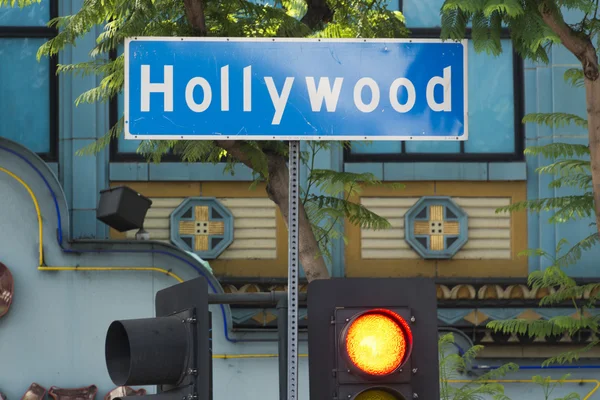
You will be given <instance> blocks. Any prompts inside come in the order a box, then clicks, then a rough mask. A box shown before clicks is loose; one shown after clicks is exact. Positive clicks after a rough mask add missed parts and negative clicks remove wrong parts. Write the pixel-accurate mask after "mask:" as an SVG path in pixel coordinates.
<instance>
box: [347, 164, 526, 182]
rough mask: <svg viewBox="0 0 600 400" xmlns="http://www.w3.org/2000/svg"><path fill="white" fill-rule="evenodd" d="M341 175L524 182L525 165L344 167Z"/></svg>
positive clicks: (387, 179)
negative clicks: (343, 173)
mask: <svg viewBox="0 0 600 400" xmlns="http://www.w3.org/2000/svg"><path fill="white" fill-rule="evenodd" d="M344 171H347V172H355V173H364V172H370V173H372V174H373V175H375V176H376V177H377V178H378V179H381V180H384V181H457V180H464V181H524V180H526V179H527V165H526V163H525V162H524V161H517V162H487V163H485V162H484V163H480V162H462V163H444V162H419V163H344Z"/></svg>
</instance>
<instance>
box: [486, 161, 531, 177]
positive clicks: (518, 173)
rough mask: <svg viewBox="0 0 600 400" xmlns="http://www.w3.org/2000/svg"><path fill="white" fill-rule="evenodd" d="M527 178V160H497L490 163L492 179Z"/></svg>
mask: <svg viewBox="0 0 600 400" xmlns="http://www.w3.org/2000/svg"><path fill="white" fill-rule="evenodd" d="M526 179H527V165H526V163H525V162H497V163H489V164H488V180H490V181H524V180H526Z"/></svg>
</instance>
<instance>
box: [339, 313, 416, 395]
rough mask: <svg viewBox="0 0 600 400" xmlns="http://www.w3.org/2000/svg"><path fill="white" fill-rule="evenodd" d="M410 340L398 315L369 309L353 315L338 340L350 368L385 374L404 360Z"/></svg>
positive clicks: (392, 370)
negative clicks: (340, 338)
mask: <svg viewBox="0 0 600 400" xmlns="http://www.w3.org/2000/svg"><path fill="white" fill-rule="evenodd" d="M412 342H413V340H412V333H411V330H410V327H409V326H408V323H407V322H406V321H405V320H404V319H403V318H402V317H401V316H400V315H398V314H396V313H395V312H393V311H391V310H387V309H372V310H368V311H366V312H362V313H360V314H357V315H355V316H354V317H353V318H352V319H351V320H350V321H349V322H348V324H347V325H346V327H345V329H344V330H343V331H342V342H341V343H342V346H343V347H344V349H343V350H344V353H345V355H346V358H347V360H348V362H349V363H350V365H351V367H353V369H354V370H358V371H357V372H360V373H363V374H367V375H371V376H386V375H389V374H392V373H394V372H396V371H397V370H398V369H399V368H400V367H401V366H402V365H403V364H404V363H405V362H406V360H407V358H408V357H409V356H410V352H411V350H412ZM368 398H369V397H365V398H364V399H365V400H366V399H368ZM373 399H378V398H377V397H373ZM382 399H385V398H382Z"/></svg>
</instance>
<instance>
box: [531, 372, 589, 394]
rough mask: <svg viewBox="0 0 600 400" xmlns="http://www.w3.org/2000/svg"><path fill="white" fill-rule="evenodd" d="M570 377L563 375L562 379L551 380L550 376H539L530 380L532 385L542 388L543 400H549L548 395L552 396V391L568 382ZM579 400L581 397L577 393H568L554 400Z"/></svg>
mask: <svg viewBox="0 0 600 400" xmlns="http://www.w3.org/2000/svg"><path fill="white" fill-rule="evenodd" d="M569 377H570V374H566V375H563V376H562V377H560V379H556V380H555V379H552V377H550V376H545V377H544V376H541V375H536V376H534V377H533V378H532V380H533V383H535V384H536V385H538V386H540V387H541V388H542V391H543V393H544V400H550V395H552V392H554V390H555V389H556V388H557V387H559V386H562V385H563V383H564V382H565V381H566V380H568V379H569ZM579 399H581V397H580V396H579V394H577V393H569V394H567V395H566V396H564V397H561V398H557V399H555V400H579Z"/></svg>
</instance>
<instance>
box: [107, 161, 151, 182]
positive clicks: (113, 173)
mask: <svg viewBox="0 0 600 400" xmlns="http://www.w3.org/2000/svg"><path fill="white" fill-rule="evenodd" d="M109 168H110V173H109V180H111V181H147V180H148V163H111V164H110V166H109Z"/></svg>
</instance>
